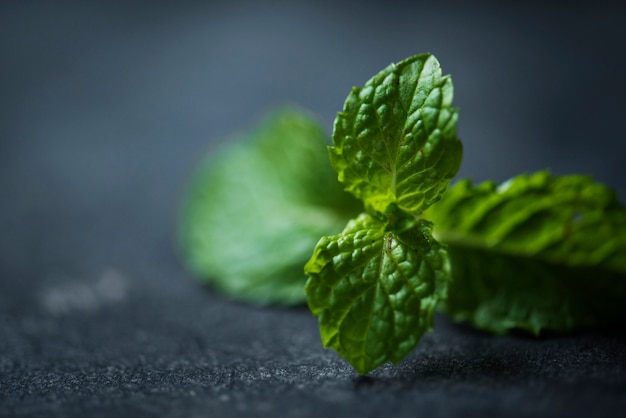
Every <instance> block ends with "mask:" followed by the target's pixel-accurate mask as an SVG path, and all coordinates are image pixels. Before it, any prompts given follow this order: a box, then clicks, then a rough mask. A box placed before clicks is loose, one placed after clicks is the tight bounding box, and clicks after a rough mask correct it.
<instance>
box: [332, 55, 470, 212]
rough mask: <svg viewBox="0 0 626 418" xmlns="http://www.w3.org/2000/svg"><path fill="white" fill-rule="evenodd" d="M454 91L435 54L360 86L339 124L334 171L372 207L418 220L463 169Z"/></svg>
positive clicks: (394, 66) (390, 68) (396, 66)
mask: <svg viewBox="0 0 626 418" xmlns="http://www.w3.org/2000/svg"><path fill="white" fill-rule="evenodd" d="M452 96H453V87H452V80H451V78H450V77H449V76H445V77H444V76H442V74H441V68H440V66H439V62H438V61H437V59H435V57H434V56H432V55H429V54H423V55H416V56H414V57H411V58H408V59H406V60H404V61H401V62H399V63H397V64H391V65H390V66H388V67H387V68H385V69H384V70H382V71H381V72H380V73H378V74H377V75H375V76H374V77H373V78H372V79H370V80H369V81H367V82H366V83H365V85H364V86H363V87H362V88H358V87H355V88H353V90H352V92H351V93H350V95H349V96H348V98H347V99H346V102H345V104H344V108H343V112H342V113H339V114H338V116H337V118H336V120H335V127H334V132H333V142H334V146H332V147H330V148H329V151H330V158H331V162H332V164H333V167H334V168H335V170H336V171H337V173H338V174H339V181H340V182H342V183H343V184H344V186H345V188H346V190H347V191H349V192H351V193H352V194H353V195H355V196H356V197H357V198H359V199H361V200H363V201H364V202H365V205H366V207H367V208H369V209H371V210H373V211H376V212H380V213H387V211H388V210H389V206H390V205H391V204H393V205H394V207H397V208H399V209H400V210H401V211H403V212H406V213H408V214H411V215H414V216H416V215H419V214H420V213H421V212H422V211H423V210H424V209H426V208H427V207H428V206H430V205H431V204H433V203H434V202H436V201H437V200H438V199H439V198H440V197H441V195H442V194H443V193H444V192H445V190H446V188H447V186H448V183H449V181H450V179H451V178H452V177H453V176H454V175H455V174H456V172H457V171H458V169H459V166H460V164H461V156H462V146H461V142H460V141H459V140H458V139H457V137H456V121H457V111H456V109H454V108H452Z"/></svg>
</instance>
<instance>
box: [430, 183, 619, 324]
mask: <svg viewBox="0 0 626 418" xmlns="http://www.w3.org/2000/svg"><path fill="white" fill-rule="evenodd" d="M426 216H428V218H429V219H430V220H432V221H433V222H435V225H437V229H436V230H435V236H436V237H437V238H438V239H439V240H441V241H443V242H445V243H446V244H447V246H448V251H449V254H450V259H451V261H452V272H453V273H452V275H453V277H454V283H453V285H452V286H450V287H449V292H448V300H447V301H446V304H445V309H446V311H447V312H448V314H450V315H451V316H452V317H453V318H454V319H456V320H469V321H470V322H471V323H472V324H474V325H475V326H476V327H478V328H481V329H484V330H488V331H492V332H495V333H499V334H501V333H504V332H507V331H510V330H512V329H523V330H526V331H529V332H532V333H534V334H539V333H540V331H542V330H550V331H559V332H564V331H571V330H573V329H575V328H580V327H590V326H596V325H606V324H610V323H612V322H621V321H624V320H625V319H626V309H624V308H625V304H626V210H625V209H624V207H623V206H622V205H621V204H620V203H619V201H618V200H617V197H616V196H615V193H613V192H612V191H611V190H609V189H608V188H607V187H606V186H604V185H602V184H599V183H596V182H594V181H593V180H592V179H591V178H589V177H586V176H580V175H570V176H562V177H554V176H552V175H550V174H549V173H547V172H543V171H542V172H538V173H535V174H533V175H520V176H518V177H516V178H514V179H512V180H509V181H507V182H506V183H504V184H502V185H500V186H496V185H495V184H494V183H493V182H486V183H483V184H480V185H478V186H475V187H474V186H473V185H472V183H471V182H470V181H467V180H464V181H460V182H458V183H457V184H455V185H454V186H453V187H451V188H450V189H449V190H448V192H447V193H446V195H445V198H444V199H442V200H441V201H440V202H439V203H437V204H436V205H434V206H433V207H432V209H430V210H429V211H428V214H427V215H426Z"/></svg>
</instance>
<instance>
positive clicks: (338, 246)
mask: <svg viewBox="0 0 626 418" xmlns="http://www.w3.org/2000/svg"><path fill="white" fill-rule="evenodd" d="M452 95H453V87H452V81H451V79H450V77H448V76H446V77H443V76H442V75H441V68H440V66H439V63H438V62H437V60H436V59H435V58H434V57H433V56H432V55H429V54H423V55H417V56H414V57H411V58H408V59H406V60H404V61H401V62H399V63H398V64H391V65H390V66H388V67H387V68H385V69H384V70H382V71H381V72H380V73H378V74H377V75H375V76H374V77H372V79H370V80H369V81H368V82H366V83H365V85H364V86H363V87H362V88H358V87H356V88H354V89H352V92H351V93H350V95H349V96H348V98H347V99H346V103H345V105H344V110H343V112H342V113H340V114H339V115H338V116H337V119H336V121H335V130H334V132H333V142H334V146H332V147H330V148H329V152H330V157H331V161H332V163H333V167H334V168H335V169H336V170H337V172H338V174H339V181H340V182H342V183H343V184H344V186H345V187H346V190H347V191H349V192H351V193H352V194H354V195H355V196H356V197H357V198H360V199H362V200H363V203H364V205H365V208H366V209H367V211H368V212H369V213H364V214H362V215H361V216H359V217H358V218H357V219H355V220H353V221H350V223H349V224H348V226H347V227H346V229H345V230H344V231H343V232H342V233H341V234H339V235H335V236H331V237H325V238H322V239H321V241H320V242H319V243H318V245H317V247H316V248H315V251H314V254H313V257H312V258H311V259H310V260H309V262H308V263H307V264H306V266H305V268H304V271H305V273H306V274H307V275H308V276H309V280H308V281H307V284H306V294H307V298H308V303H309V307H310V309H311V312H313V314H314V315H315V316H317V317H318V318H319V326H320V333H321V335H322V342H323V344H324V346H325V347H332V348H334V349H335V350H336V351H337V352H338V353H339V354H340V355H342V356H343V357H344V358H345V359H346V360H348V361H349V362H350V364H352V365H353V366H354V368H355V369H357V371H359V372H360V373H363V374H364V373H367V372H369V371H370V370H373V369H374V368H376V367H378V366H380V365H381V364H383V363H386V362H389V361H391V362H394V363H396V362H398V361H400V360H401V359H402V358H404V357H405V356H406V354H408V352H410V351H411V350H412V349H413V348H414V347H415V345H416V344H417V343H418V341H419V340H420V338H421V337H422V335H423V334H424V333H425V332H426V331H428V330H430V329H431V327H432V317H433V311H434V309H435V306H436V305H437V303H438V302H439V301H440V300H441V299H443V297H444V296H445V291H446V284H447V282H448V281H449V280H450V269H449V265H448V255H447V252H446V251H445V249H444V247H443V246H442V245H441V244H439V243H438V242H437V241H436V240H435V239H434V238H433V237H432V234H431V224H430V223H429V222H426V221H424V220H420V219H418V217H419V216H420V215H421V213H422V212H423V211H424V210H425V209H426V208H428V207H429V206H430V205H431V204H433V203H434V202H436V201H437V200H439V199H440V197H441V195H442V194H443V193H444V192H445V189H446V188H447V186H448V183H449V181H450V179H451V178H452V177H453V176H454V175H455V174H456V172H457V170H458V169H459V166H460V164H461V143H460V141H459V140H458V138H457V137H456V118H457V116H456V115H457V114H456V110H454V109H453V108H452Z"/></svg>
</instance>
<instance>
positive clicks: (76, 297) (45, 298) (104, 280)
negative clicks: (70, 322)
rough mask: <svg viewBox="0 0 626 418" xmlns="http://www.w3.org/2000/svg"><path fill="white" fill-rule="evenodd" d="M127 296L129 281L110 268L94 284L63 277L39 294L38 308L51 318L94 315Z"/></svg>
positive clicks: (89, 281)
mask: <svg viewBox="0 0 626 418" xmlns="http://www.w3.org/2000/svg"><path fill="white" fill-rule="evenodd" d="M127 294H128V279H127V278H126V277H124V275H123V274H122V273H121V272H119V271H118V270H115V269H113V268H110V269H107V270H105V271H103V272H102V274H100V276H99V277H98V278H97V279H96V280H95V281H94V280H87V279H85V280H81V279H76V278H69V277H64V276H62V277H61V278H60V279H59V280H58V281H57V283H55V284H54V285H52V286H50V287H47V288H45V289H44V290H43V291H42V293H41V297H40V300H41V304H42V306H43V308H44V309H45V310H46V311H48V312H49V313H50V314H52V315H55V316H62V315H67V314H69V313H71V312H73V311H84V312H93V311H96V310H98V309H101V308H103V307H105V306H108V305H111V304H114V303H119V302H121V301H122V300H123V299H124V298H125V297H126V295H127Z"/></svg>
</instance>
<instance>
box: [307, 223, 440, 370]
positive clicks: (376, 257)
mask: <svg viewBox="0 0 626 418" xmlns="http://www.w3.org/2000/svg"><path fill="white" fill-rule="evenodd" d="M431 228H432V225H431V224H430V222H427V221H424V220H419V221H416V222H415V224H414V225H413V226H412V227H411V228H409V229H406V230H401V231H396V230H388V229H386V225H385V223H383V222H381V221H380V220H377V219H375V218H373V217H372V216H370V215H367V214H361V215H360V216H359V217H358V218H356V219H355V220H352V221H350V222H349V223H348V225H347V226H346V229H345V230H344V231H343V232H342V233H341V234H339V235H334V236H328V237H324V238H322V239H321V240H320V242H319V244H318V245H317V247H316V249H315V253H314V254H313V257H312V258H311V259H310V260H309V262H308V263H307V264H306V267H305V270H306V272H307V274H308V275H309V280H308V282H307V285H306V292H307V296H308V303H309V307H310V309H311V312H312V313H313V314H314V315H315V316H317V317H318V318H319V325H320V333H321V336H322V342H323V344H324V346H325V347H332V348H334V349H335V350H336V351H337V352H338V353H339V354H340V355H342V356H343V357H344V358H345V359H346V360H348V361H349V362H350V364H352V366H353V367H354V368H355V369H356V370H357V371H358V372H359V373H361V374H365V373H367V372H369V371H370V370H373V369H374V368H376V367H378V366H380V365H381V364H383V363H386V362H388V361H391V362H394V363H396V362H398V361H400V360H401V359H402V358H404V357H405V356H406V355H407V354H408V353H409V352H410V351H411V350H412V349H413V348H414V347H415V345H416V344H417V343H418V341H419V340H420V338H421V337H422V335H423V334H424V333H425V332H426V331H428V330H430V329H431V327H432V316H433V310H434V308H435V305H436V304H437V302H438V301H439V300H440V299H441V298H442V297H444V296H445V291H446V284H447V281H448V279H449V273H450V272H449V266H448V259H447V254H446V252H445V250H444V249H443V247H442V246H441V245H440V244H439V243H438V242H437V241H435V240H434V239H433V238H432V236H431Z"/></svg>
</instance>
